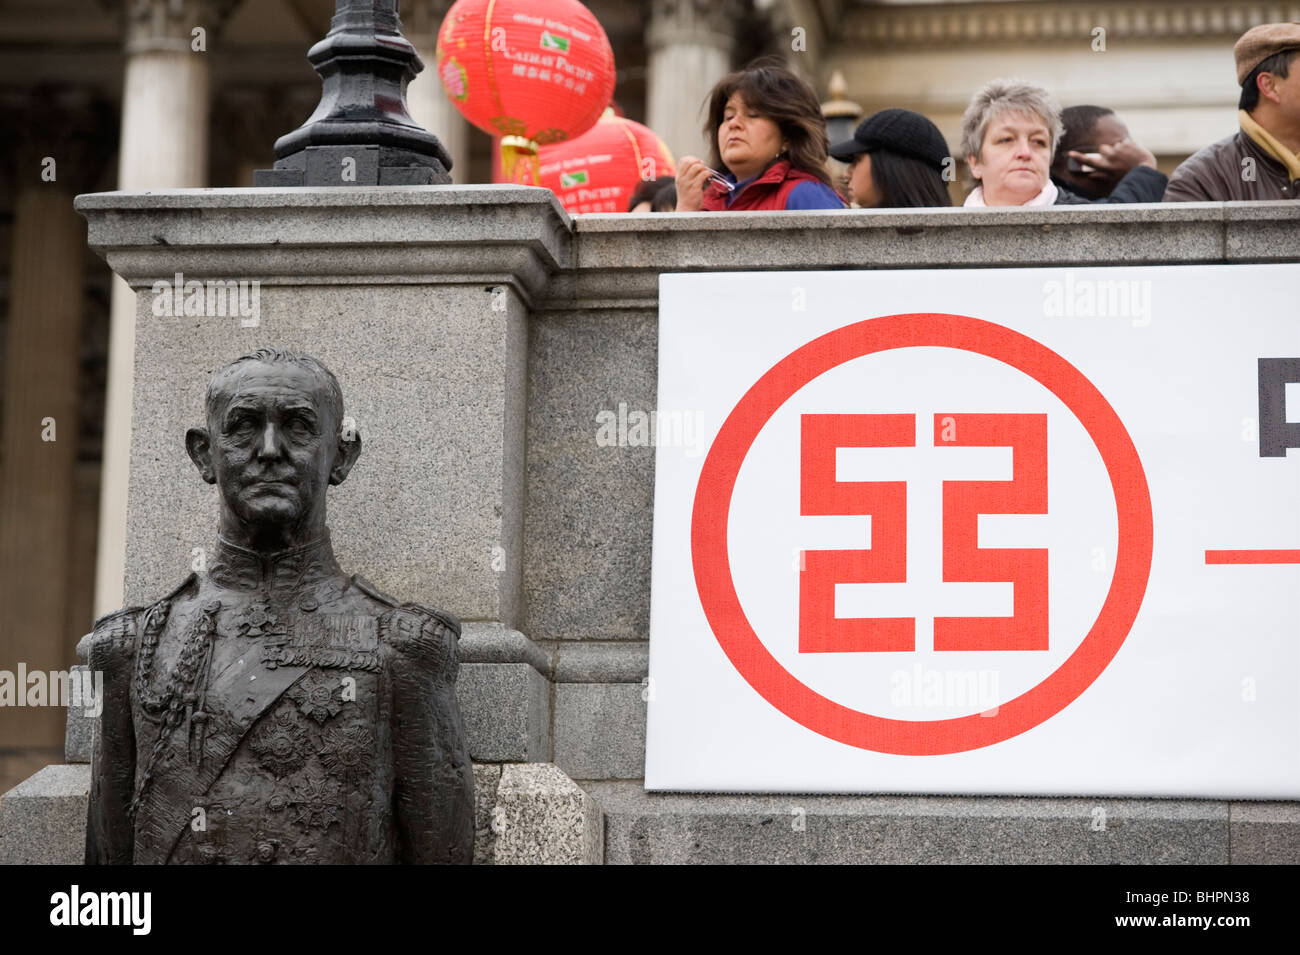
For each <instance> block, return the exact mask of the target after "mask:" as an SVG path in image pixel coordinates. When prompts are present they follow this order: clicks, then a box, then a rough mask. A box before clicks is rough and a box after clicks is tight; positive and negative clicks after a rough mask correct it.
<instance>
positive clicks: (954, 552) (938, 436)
mask: <svg viewBox="0 0 1300 955" xmlns="http://www.w3.org/2000/svg"><path fill="white" fill-rule="evenodd" d="M934 445H935V447H944V446H951V447H967V448H969V447H981V448H998V447H1009V448H1011V480H1010V481H944V482H943V579H944V581H945V582H947V583H954V582H965V583H1000V582H1003V581H1011V583H1012V587H1013V588H1014V589H1013V591H1012V592H1013V597H1012V614H1011V616H1010V617H936V618H935V620H934V648H935V650H1046V649H1047V549H1046V548H1038V549H1002V550H981V549H980V548H979V546H978V538H979V515H981V514H1046V513H1047V415H1045V414H948V415H942V414H937V415H935V416H934Z"/></svg>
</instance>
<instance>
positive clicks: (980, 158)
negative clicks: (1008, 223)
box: [961, 80, 1062, 206]
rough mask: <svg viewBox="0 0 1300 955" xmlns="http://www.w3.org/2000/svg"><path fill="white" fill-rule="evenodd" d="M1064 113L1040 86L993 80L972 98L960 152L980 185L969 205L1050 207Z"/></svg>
mask: <svg viewBox="0 0 1300 955" xmlns="http://www.w3.org/2000/svg"><path fill="white" fill-rule="evenodd" d="M1061 133H1062V126H1061V109H1060V107H1059V106H1057V105H1056V100H1054V99H1053V98H1052V95H1051V94H1050V93H1048V92H1047V90H1045V89H1043V88H1042V87H1041V86H1035V85H1034V84H1032V83H1027V82H1025V81H1023V80H993V81H992V82H991V83H987V84H985V85H984V87H983V88H982V89H980V90H979V91H978V92H976V94H975V95H974V96H973V97H972V98H971V101H970V105H969V106H967V107H966V112H965V114H964V115H963V116H962V119H961V148H962V153H963V154H964V155H965V157H966V164H967V166H969V167H970V171H971V175H972V176H974V177H975V179H976V180H978V181H979V185H978V186H976V187H975V190H974V191H973V192H972V193H971V194H970V195H969V196H967V197H966V203H965V204H966V205H967V206H1050V205H1053V204H1055V203H1056V201H1057V198H1058V195H1059V193H1058V190H1057V188H1056V186H1055V184H1053V182H1052V180H1051V178H1050V171H1051V167H1052V155H1053V154H1054V153H1055V152H1056V143H1057V140H1059V139H1060V138H1061Z"/></svg>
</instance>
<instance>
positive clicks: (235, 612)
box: [86, 350, 473, 863]
mask: <svg viewBox="0 0 1300 955" xmlns="http://www.w3.org/2000/svg"><path fill="white" fill-rule="evenodd" d="M316 368H321V369H323V366H320V365H319V363H316V362H313V361H312V360H311V359H305V358H299V356H294V355H292V354H291V353H287V352H278V351H274V350H262V351H259V352H257V353H254V355H253V356H247V357H246V358H245V359H241V360H240V361H238V362H236V363H234V364H233V365H231V366H227V368H226V369H223V371H222V372H219V373H218V375H217V377H216V378H214V379H213V386H212V388H210V389H209V430H210V434H209V433H208V432H198V431H197V430H195V431H191V432H190V435H189V438H188V443H189V447H190V453H191V456H192V457H194V458H195V462H196V464H198V465H199V467H200V470H201V471H203V472H204V477H205V479H207V478H208V477H209V476H211V477H213V478H214V479H215V480H214V483H218V484H219V486H220V487H221V491H222V499H223V525H222V526H223V534H222V536H220V537H219V538H218V542H217V546H216V550H215V553H214V554H213V556H212V558H211V561H210V564H209V566H208V568H207V571H206V573H200V574H193V575H191V576H190V578H189V579H188V580H186V581H185V582H184V583H183V584H182V585H181V586H180V587H179V588H177V589H176V590H175V591H174V592H173V593H171V594H169V595H168V596H167V597H165V598H163V599H162V600H160V601H158V602H157V603H155V604H153V605H152V606H150V607H148V608H140V609H133V610H123V611H120V612H118V613H116V614H112V615H110V616H108V617H105V618H104V619H103V620H101V621H99V623H98V624H97V625H96V627H95V630H94V633H93V634H92V636H91V638H90V652H89V660H90V667H91V669H92V670H99V671H102V672H103V673H104V685H105V695H106V700H105V706H104V715H103V724H102V729H101V732H100V735H99V739H98V745H97V747H96V752H95V759H94V767H93V775H92V780H93V782H92V792H91V805H90V818H89V828H88V833H87V844H86V857H87V862H110V863H111V862H134V863H166V862H171V863H313V862H323V863H391V862H468V861H469V859H470V855H471V852H472V844H473V820H472V815H473V789H472V776H471V773H470V765H469V758H468V754H467V748H466V745H465V738H464V730H463V728H462V725H461V719H460V713H459V710H458V709H457V706H456V697H455V679H456V671H457V662H456V642H457V638H458V637H459V633H460V625H459V623H458V622H457V621H456V620H455V619H454V618H451V617H449V616H447V615H445V614H442V613H440V612H438V611H436V610H433V609H431V608H429V607H424V606H421V605H419V604H409V603H408V604H399V603H398V602H397V601H396V600H394V599H393V598H391V597H388V596H386V595H384V594H383V593H380V592H379V591H377V590H375V589H374V588H373V587H371V586H370V585H369V584H368V583H366V582H365V581H364V580H362V579H361V577H360V576H351V577H349V576H347V575H346V574H344V573H343V571H342V570H341V569H340V567H339V565H338V563H337V561H336V560H335V559H334V552H333V549H332V547H331V545H330V537H329V532H328V530H326V529H325V528H324V527H323V525H322V526H320V527H319V529H318V531H319V532H318V534H317V535H316V536H314V537H312V539H310V540H308V541H307V542H306V543H301V544H298V545H297V546H292V547H288V548H285V549H281V550H271V549H269V548H268V549H262V548H259V547H250V546H246V545H245V544H238V543H235V542H233V541H231V540H229V539H227V537H226V536H225V534H224V531H225V530H227V529H229V528H230V527H231V526H232V525H231V521H232V520H233V521H234V524H235V525H241V524H242V526H243V529H244V530H245V531H248V530H250V529H252V530H257V531H261V532H265V530H266V527H267V525H268V523H271V522H267V521H265V520H263V521H260V522H258V521H250V520H249V518H254V517H260V518H267V517H270V516H273V515H275V514H281V515H283V516H288V517H290V518H295V517H300V516H301V514H302V513H307V514H310V513H318V515H319V516H320V517H321V518H323V516H324V508H323V500H324V490H325V487H324V485H325V483H326V480H325V479H326V478H327V477H328V483H339V481H341V480H342V478H343V477H345V476H346V472H347V470H348V468H350V466H351V460H355V456H356V453H357V452H358V451H359V439H357V438H355V437H353V438H352V439H350V441H356V445H355V446H352V445H350V443H349V442H348V441H343V440H337V441H335V440H331V439H330V435H335V436H337V435H338V433H339V432H338V428H339V421H340V419H341V396H340V397H339V400H338V402H337V409H338V410H337V412H336V411H335V409H334V408H331V407H330V406H331V404H332V402H331V401H330V400H329V396H328V394H325V395H320V394H318V395H310V392H312V391H313V390H316V391H321V390H324V391H326V392H327V391H328V390H329V385H328V383H327V382H325V381H323V380H321V379H322V378H323V376H322V375H320V374H319V373H317V372H316V371H315V369H316ZM232 369H233V370H234V371H232ZM326 374H328V372H326ZM235 378H238V383H237V385H236V384H235V383H234V382H233V380H232V379H235ZM312 378H316V379H318V381H317V382H316V383H315V385H313V383H312V381H311V379H312ZM330 379H332V376H330ZM322 385H323V386H324V388H323V389H322V388H321V387H319V386H322ZM334 387H337V383H334ZM308 397H314V398H317V399H320V400H314V401H305V400H304V398H308ZM336 447H337V448H340V449H344V450H343V452H342V453H343V455H351V458H350V459H349V458H348V457H346V456H334V457H333V460H332V461H331V460H328V458H330V457H331V455H330V454H329V453H328V452H332V451H333V450H334V449H335V448H336ZM214 451H216V452H217V453H213V452H214ZM326 464H328V465H329V467H328V468H327V467H326V466H325V465H326ZM205 467H206V468H207V469H208V470H204V469H205ZM218 472H220V473H218ZM314 477H318V478H321V480H319V481H314V480H313V478H314ZM317 489H318V491H319V495H318V496H319V501H320V503H321V506H320V507H319V509H318V510H317V509H316V508H315V507H314V505H315V503H316V498H317V494H316V493H315V491H316V490H317ZM295 505H301V506H302V507H296V506H295ZM241 515H242V520H241ZM310 524H311V522H310V521H308V522H306V526H310ZM272 526H275V525H274V524H272ZM274 536H275V535H272V537H273V538H274ZM249 537H251V538H252V539H254V540H256V539H258V534H256V533H254V534H252V535H248V534H245V538H246V540H247V539H248V538H249Z"/></svg>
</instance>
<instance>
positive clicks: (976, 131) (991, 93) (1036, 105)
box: [961, 80, 1065, 159]
mask: <svg viewBox="0 0 1300 955" xmlns="http://www.w3.org/2000/svg"><path fill="white" fill-rule="evenodd" d="M1003 113H1027V114H1029V115H1031V116H1037V117H1038V118H1039V119H1041V120H1042V121H1043V125H1044V126H1046V127H1047V131H1048V133H1049V134H1050V136H1051V142H1050V143H1049V144H1048V146H1049V147H1050V148H1049V149H1048V155H1051V156H1055V155H1056V144H1057V143H1058V142H1060V141H1061V135H1062V133H1064V131H1065V128H1064V126H1062V125H1061V107H1060V106H1058V105H1057V103H1056V100H1055V99H1054V98H1053V97H1052V94H1051V93H1049V92H1047V90H1045V89H1043V88H1042V87H1041V86H1035V85H1034V84H1033V83H1028V82H1026V81H1025V80H993V81H992V82H989V83H985V84H984V85H983V86H982V87H981V88H980V89H979V90H978V91H977V92H976V93H975V95H974V96H972V97H971V100H970V105H969V106H967V107H966V112H965V113H963V114H962V117H961V154H962V157H963V158H965V157H966V156H974V157H975V158H977V159H978V158H980V150H981V149H983V147H984V134H985V133H986V132H988V128H989V123H991V122H993V120H995V119H997V118H998V117H999V116H1001V115H1002V114H1003Z"/></svg>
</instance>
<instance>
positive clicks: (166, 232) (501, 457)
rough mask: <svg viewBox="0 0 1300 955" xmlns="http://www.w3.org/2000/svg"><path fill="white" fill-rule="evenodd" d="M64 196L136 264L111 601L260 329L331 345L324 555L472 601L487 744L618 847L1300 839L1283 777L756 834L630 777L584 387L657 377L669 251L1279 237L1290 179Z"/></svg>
mask: <svg viewBox="0 0 1300 955" xmlns="http://www.w3.org/2000/svg"><path fill="white" fill-rule="evenodd" d="M78 208H79V209H80V210H81V212H82V213H83V214H84V215H85V216H86V218H87V220H88V221H89V224H90V244H91V246H92V247H93V248H95V249H96V250H97V251H99V252H100V253H101V254H103V255H105V257H106V258H107V259H108V262H109V264H110V265H111V266H112V267H113V269H114V270H115V271H116V272H117V273H118V274H120V275H122V276H123V277H124V278H126V279H127V281H128V282H130V283H131V285H132V286H133V287H135V288H136V289H137V291H138V292H141V293H143V294H140V295H139V296H138V299H139V301H140V303H141V304H140V311H139V314H138V316H137V344H136V356H137V364H136V394H135V405H134V409H135V410H134V435H133V440H132V467H131V487H130V505H129V513H130V516H131V520H130V532H129V540H128V577H127V581H126V590H127V593H128V595H129V599H131V600H132V601H140V600H144V599H147V598H149V597H152V596H155V595H159V594H161V593H164V592H166V591H167V590H169V589H171V587H173V586H175V584H176V582H177V581H179V580H180V579H181V578H182V577H183V576H184V575H185V573H186V572H188V567H189V564H190V561H191V553H192V549H193V548H194V547H201V546H204V544H205V543H206V542H207V541H208V539H209V537H210V535H211V527H212V522H213V519H214V515H215V500H214V498H213V496H212V495H213V492H212V491H211V489H210V488H208V487H207V486H205V485H203V484H201V482H199V481H198V479H197V477H196V476H195V475H194V474H193V472H192V471H191V470H190V468H191V466H190V464H189V463H188V461H187V460H186V459H185V456H184V451H183V448H182V445H181V439H182V436H183V433H184V428H185V427H186V426H188V425H190V424H192V423H196V422H197V420H198V417H197V416H198V415H199V413H200V408H201V395H202V388H203V384H204V383H205V381H206V377H207V375H208V374H210V372H211V371H212V370H214V369H215V368H216V367H218V366H219V365H220V364H221V363H224V362H225V361H227V360H229V359H230V358H232V357H234V356H235V355H237V354H240V353H242V352H243V351H247V350H249V348H251V347H254V346H255V345H260V344H285V345H287V346H290V347H297V348H301V349H303V350H306V351H309V352H311V353H313V354H316V355H319V356H320V357H322V358H323V359H324V360H325V361H326V362H327V363H328V364H330V365H331V366H332V367H333V368H334V370H335V372H336V373H337V374H338V376H339V378H340V379H341V381H342V383H343V387H344V391H345V396H346V397H347V399H348V402H349V406H350V407H349V413H352V414H355V415H356V416H357V418H358V425H359V427H360V431H361V434H362V438H363V441H364V442H365V453H364V454H363V457H362V461H361V463H360V464H359V465H358V467H357V468H356V470H355V471H354V472H353V476H352V478H351V479H350V480H349V482H348V483H347V484H345V485H343V486H342V487H340V488H339V489H337V491H336V492H332V493H335V494H336V496H335V497H334V498H333V499H332V501H331V526H332V527H333V530H334V536H335V539H336V542H337V544H338V551H339V554H340V560H341V562H342V563H343V565H344V567H345V569H347V570H349V571H359V572H361V573H363V574H365V575H366V576H367V577H369V578H371V579H372V580H374V581H375V582H376V583H377V584H379V586H381V587H383V588H385V589H388V590H390V591H392V592H393V593H395V594H396V595H397V596H399V597H401V598H403V599H413V600H423V601H426V602H430V603H435V604H438V605H440V606H442V607H444V608H445V609H447V610H450V611H452V612H454V613H456V614H458V615H460V616H461V617H462V618H464V619H465V621H466V628H465V635H464V637H463V639H462V643H461V651H462V653H461V655H462V661H463V662H462V678H461V685H460V695H461V700H462V705H463V707H464V710H465V715H466V721H467V726H468V728H469V732H470V736H471V748H472V755H473V757H474V759H475V761H476V762H479V763H483V764H511V763H525V762H530V763H536V762H552V763H554V764H555V766H557V767H558V768H559V769H560V770H562V771H563V772H564V773H565V774H567V775H568V776H569V777H570V778H572V779H575V780H578V781H579V782H580V783H581V784H582V786H583V788H584V789H585V790H586V791H587V792H588V793H589V794H591V795H592V796H594V797H595V799H596V801H597V802H598V803H599V804H601V808H602V809H603V810H604V812H605V828H604V843H605V846H606V849H607V851H606V858H607V860H608V861H669V860H671V861H686V860H688V859H700V860H706V859H707V860H714V861H723V860H727V859H732V860H751V859H752V860H758V859H763V858H769V859H777V858H779V859H784V860H788V861H795V860H805V861H809V860H813V859H819V860H831V859H835V860H849V859H856V860H878V861H884V860H888V861H905V860H908V859H911V860H913V861H921V859H922V855H918V854H917V853H918V852H920V850H919V849H909V848H908V847H909V846H915V845H921V844H923V843H924V840H922V841H921V842H920V843H918V842H916V841H915V840H914V839H904V840H902V841H899V840H898V839H896V838H894V836H893V835H889V834H891V833H893V834H896V833H897V832H899V831H902V830H899V829H897V828H896V827H898V826H904V827H907V828H908V831H910V832H914V833H918V834H920V835H921V836H925V834H927V833H928V834H929V835H930V836H933V837H934V838H937V839H940V840H941V841H942V842H943V844H945V845H951V847H952V851H951V853H950V854H951V855H952V856H953V857H955V858H969V859H972V860H974V859H980V860H983V861H1018V860H1025V861H1028V860H1030V859H1032V860H1033V861H1068V860H1072V859H1075V858H1089V859H1094V860H1095V861H1112V862H1113V861H1149V862H1154V861H1204V862H1211V861H1213V862H1227V861H1261V860H1262V859H1263V858H1265V857H1268V858H1276V859H1278V861H1281V859H1282V858H1286V859H1288V860H1290V861H1300V808H1298V807H1297V806H1296V805H1295V804H1291V803H1284V804H1254V803H1252V804H1228V803H1225V802H1214V801H1198V802H1188V801H1180V800H1151V801H1141V802H1138V801H1133V800H1050V799H1038V800H1013V799H996V798H978V799H976V798H971V799H952V798H947V799H943V800H934V799H930V798H927V797H923V796H917V797H891V798H889V799H880V798H873V797H853V798H840V797H816V798H810V799H805V800H804V801H803V802H804V803H806V804H807V807H808V808H807V809H806V818H810V819H812V820H813V821H814V822H815V823H816V825H817V826H819V827H820V830H819V835H818V836H817V838H816V839H807V838H805V839H798V838H794V837H792V836H790V835H789V834H787V838H785V839H784V840H773V839H771V838H768V837H767V835H765V833H766V834H768V835H770V834H771V833H772V832H774V831H775V830H773V829H770V828H768V829H764V828H763V827H764V826H766V825H767V824H768V823H771V822H772V820H773V819H777V818H779V817H782V816H785V815H787V814H788V811H789V806H787V805H786V803H787V802H790V800H789V799H787V798H784V797H782V798H779V799H777V798H774V797H762V796H752V797H745V796H736V797H719V796H667V795H664V796H659V795H647V794H646V793H645V792H644V790H643V789H642V787H641V786H640V785H639V784H638V782H637V781H638V780H639V779H640V778H641V777H642V775H643V767H644V748H645V703H644V700H643V689H644V688H643V683H642V681H643V680H644V678H645V676H646V669H647V660H648V652H647V639H648V627H649V607H650V548H651V536H652V525H653V520H652V518H653V514H652V510H653V495H654V449H653V448H650V447H624V448H609V447H601V446H599V445H598V443H597V441H596V430H597V418H596V416H597V414H598V413H599V412H601V411H605V410H609V411H615V412H617V409H618V408H619V405H620V404H625V405H626V406H627V407H628V408H639V409H643V410H650V409H652V408H654V406H655V392H656V380H657V379H656V376H657V354H656V350H657V327H656V325H657V323H656V316H657V306H658V277H659V275H660V274H662V273H666V272H683V271H733V270H753V269H758V270H789V271H803V270H823V269H866V268H956V267H964V268H965V267H990V268H993V267H999V266H1079V267H1082V266H1095V265H1112V264H1114V265H1118V264H1124V265H1134V264H1148V265H1157V266H1158V265H1175V264H1194V263H1229V264H1231V263H1247V262H1285V261H1292V262H1294V261H1300V203H1294V202H1290V203H1288V202H1276V203H1255V204H1186V205H1169V206H1158V205H1157V206H1119V207H1108V206H1097V207H1065V208H1049V209H1034V210H1029V209H1014V210H986V211H969V212H968V211H964V210H960V209H942V210H919V211H906V212H887V211H879V212H878V211H870V212H866V211H854V210H844V211H836V212H810V213H737V214H728V215H713V216H702V215H688V214H668V215H653V216H637V217H631V216H622V215H610V216H588V217H579V218H577V219H573V218H570V217H569V216H568V215H567V214H566V213H565V212H564V211H563V210H562V209H561V208H560V207H559V206H558V205H557V204H556V203H555V201H554V199H553V198H552V197H551V196H550V194H549V193H548V192H545V191H541V190H535V189H527V188H524V187H492V186H483V187H450V186H449V187H408V188H398V189H383V190H367V189H325V190H312V189H301V190H289V191H277V190H179V191H172V192H161V193H157V192H156V193H152V194H143V193H107V194H100V195H94V196H83V197H81V198H80V199H79V201H78ZM176 272H183V273H184V275H185V278H186V279H187V280H188V279H198V280H205V279H209V278H212V279H218V278H219V279H232V278H233V279H240V280H252V279H256V280H258V281H260V282H262V284H263V286H264V289H263V298H262V309H261V322H260V325H259V326H258V327H255V328H240V327H239V322H238V320H234V321H233V322H232V321H231V320H230V319H222V318H214V317H206V318H189V319H179V320H178V319H168V318H160V317H157V316H155V315H154V314H153V313H152V311H151V310H150V302H151V295H150V291H149V290H150V289H151V287H152V284H153V283H154V282H155V281H157V280H160V279H166V280H169V281H170V280H172V278H173V275H174V273H176ZM223 323H224V324H223ZM367 458H369V463H368V466H367ZM801 805H802V804H801ZM1097 806H1102V807H1103V808H1105V809H1106V811H1107V813H1109V817H1110V818H1112V819H1114V820H1116V821H1118V822H1119V823H1121V825H1119V826H1115V827H1114V831H1115V832H1117V833H1121V835H1115V836H1114V837H1112V838H1110V840H1109V842H1108V843H1106V845H1105V847H1098V845H1096V844H1094V845H1093V848H1092V849H1091V850H1090V851H1089V852H1088V853H1085V854H1084V855H1083V856H1080V855H1079V853H1080V851H1081V850H1080V849H1079V848H1078V846H1076V845H1074V843H1076V842H1078V839H1077V838H1072V837H1070V836H1069V833H1074V832H1076V830H1077V832H1078V833H1083V832H1084V831H1086V830H1087V828H1088V824H1089V820H1090V819H1094V818H1095V812H1094V810H1095V808H1096V807H1097ZM797 808H798V807H797ZM764 819H766V820H767V821H768V822H767V823H764V822H763V820H764ZM812 824H813V823H809V825H812ZM1124 826H1127V828H1123V827H1124ZM780 827H781V828H782V831H784V830H785V829H789V828H790V827H789V825H788V823H787V822H785V821H782V822H781V823H780ZM791 831H792V832H796V833H797V832H803V830H791ZM854 833H856V834H857V835H854ZM872 833H876V835H875V836H872V837H871V838H868V836H870V835H871V834H872ZM1234 833H1235V834H1237V835H1236V836H1234V835H1233V834H1234ZM886 836H888V837H886ZM683 840H685V841H683ZM786 843H789V845H787V844H786ZM1045 844H1046V845H1050V846H1054V847H1055V848H1044V845H1045ZM1265 846H1267V847H1268V848H1267V851H1265V849H1264V847H1265ZM692 847H693V848H692ZM1230 847H1232V848H1230ZM1252 847H1255V848H1253V849H1252ZM927 851H928V850H927ZM579 854H581V853H579ZM925 858H927V859H928V858H930V857H929V856H925Z"/></svg>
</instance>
